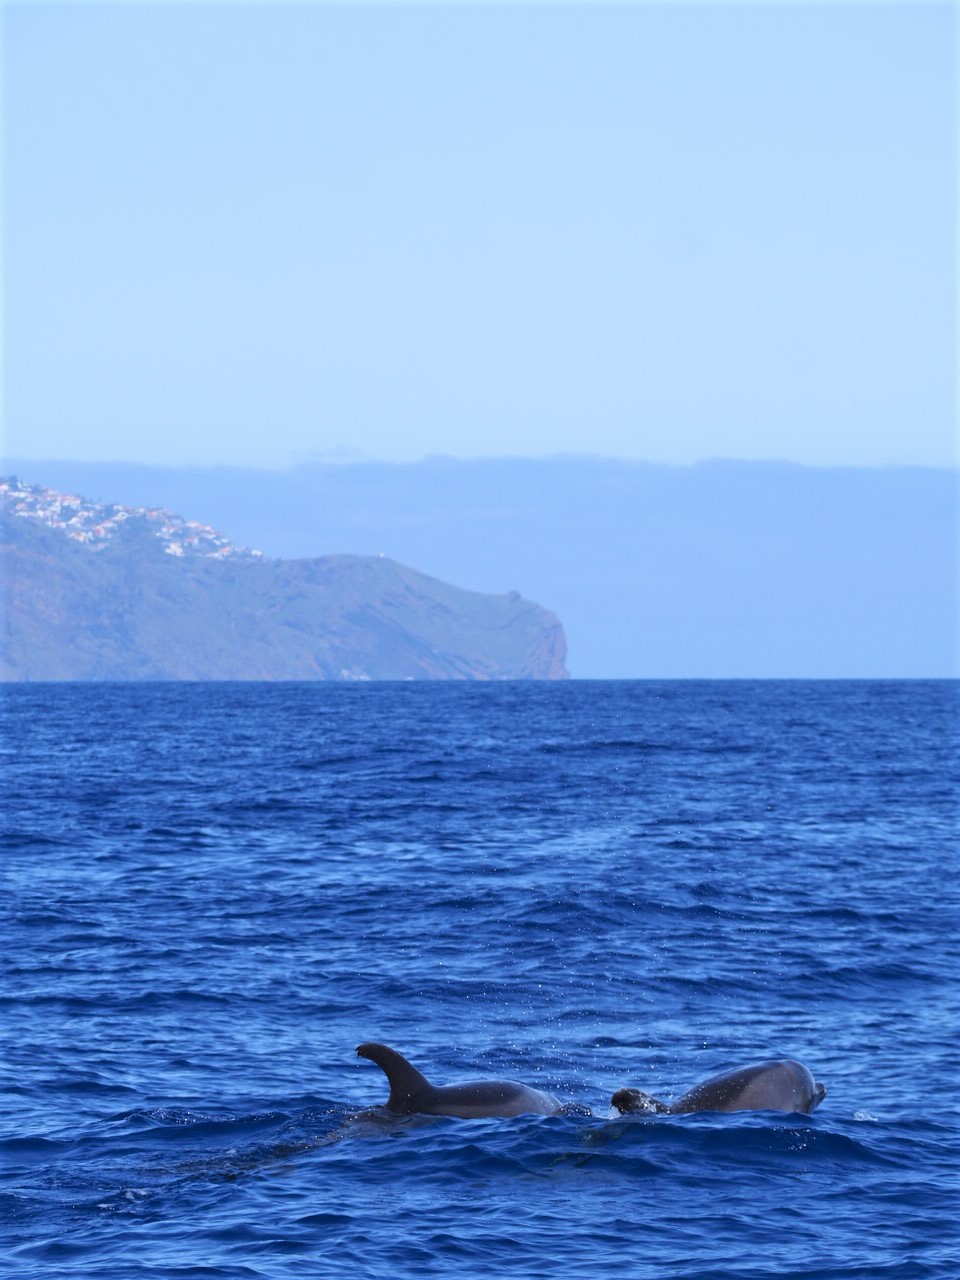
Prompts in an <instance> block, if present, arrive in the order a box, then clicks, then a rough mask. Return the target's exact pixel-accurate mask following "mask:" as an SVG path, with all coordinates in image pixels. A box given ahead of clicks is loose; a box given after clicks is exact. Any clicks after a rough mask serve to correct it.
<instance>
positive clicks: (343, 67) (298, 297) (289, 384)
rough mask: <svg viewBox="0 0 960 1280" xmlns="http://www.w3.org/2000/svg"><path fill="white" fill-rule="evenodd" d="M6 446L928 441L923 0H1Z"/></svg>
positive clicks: (941, 270) (941, 175)
mask: <svg viewBox="0 0 960 1280" xmlns="http://www.w3.org/2000/svg"><path fill="white" fill-rule="evenodd" d="M3 62H4V68H3V69H4V88H3V143H4V174H3V177H4V184H3V208H2V213H3V322H4V346H5V356H4V365H3V410H4V451H5V452H6V453H7V454H8V455H11V456H19V457H29V458H36V459H43V458H56V457H61V458H75V459H90V460H110V459H125V460H131V461H142V462H154V463H170V464H183V463H232V464H238V465H254V466H275V467H282V466H286V465H289V464H291V463H295V462H297V461H300V460H303V459H306V458H310V457H319V458H329V457H340V458H344V459H347V458H352V457H364V458H379V459H413V458H418V457H421V456H424V455H429V454H436V453H443V454H450V455H453V456H458V457H477V456H490V455H503V454H522V455H530V456H539V455H547V454H553V453H557V452H574V453H578V452H587V453H599V454H609V455H614V456H624V457H630V458H643V459H649V460H651V461H670V462H688V461H694V460H697V459H702V458H710V457H718V456H720V457H730V458H778V459H788V460H793V461H798V462H808V463H824V464H830V463H852V464H871V465H872V464H884V463H919V464H930V465H950V464H952V463H955V462H956V450H957V441H956V431H957V421H956V403H957V368H956V345H957V264H956V233H957V225H956V213H957V178H956V142H957V136H956V135H957V120H956V114H957V100H956V91H957V74H956V11H955V9H954V8H953V6H951V5H948V4H938V5H924V4H908V5H902V6H901V5H887V4H873V5H870V4H849V5H836V6H835V5H829V4H804V5H797V6H794V5H787V4H775V3H770V4H747V5H739V6H737V5H725V4H699V5H693V4H670V5H657V4H637V5H627V4H614V5H600V4H589V5H587V4H584V5H576V4H566V5H552V4H546V3H542V4H531V5H526V6H515V5H508V4H477V5H471V6H468V5H461V4H422V5H415V6H406V5H400V4H389V5H365V4H350V5H343V4H340V5H320V4H288V5H277V4H272V5H266V4H238V5H229V4H205V5H196V6H194V5H189V4H160V5H145V4H135V3H128V4H103V5H95V6H89V7H88V6H86V5H83V4H70V5H67V4H56V5H45V4H23V3H15V2H14V3H9V2H8V3H7V4H6V5H5V6H4V9H3Z"/></svg>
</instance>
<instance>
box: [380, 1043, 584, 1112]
mask: <svg viewBox="0 0 960 1280" xmlns="http://www.w3.org/2000/svg"><path fill="white" fill-rule="evenodd" d="M357 1055H358V1056H359V1057H361V1058H369V1059H370V1061H371V1062H375V1063H376V1064H377V1066H378V1067H379V1068H380V1069H381V1071H383V1073H384V1075H385V1076H386V1077H387V1080H388V1081H389V1084H390V1097H389V1098H388V1099H387V1110H388V1111H392V1112H393V1114H394V1115H398V1116H408V1115H414V1114H417V1115H425V1116H458V1117H459V1118H460V1119H461V1120H476V1119H478V1118H479V1117H481V1116H524V1115H531V1114H532V1115H541V1116H555V1115H557V1114H559V1112H560V1111H561V1110H562V1109H563V1108H562V1104H561V1103H560V1100H559V1099H558V1098H555V1097H554V1096H553V1095H552V1094H550V1093H541V1091H540V1090H539V1089H531V1088H529V1087H528V1086H527V1085H525V1084H517V1083H516V1081H515V1080H474V1081H471V1082H470V1083H469V1084H445V1085H434V1084H431V1083H430V1081H429V1080H427V1079H426V1078H425V1077H424V1076H422V1075H421V1074H420V1072H419V1071H418V1070H417V1069H416V1067H413V1066H411V1065H410V1063H409V1062H408V1061H407V1060H406V1058H404V1057H403V1055H402V1054H399V1053H397V1051H396V1050H395V1049H388V1048H387V1046H386V1045H385V1044H362V1045H360V1046H359V1047H358V1049H357Z"/></svg>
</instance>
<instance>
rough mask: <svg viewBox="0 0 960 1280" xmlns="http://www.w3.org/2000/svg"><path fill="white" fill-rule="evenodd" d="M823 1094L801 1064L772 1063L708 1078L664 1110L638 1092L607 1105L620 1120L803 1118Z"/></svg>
mask: <svg viewBox="0 0 960 1280" xmlns="http://www.w3.org/2000/svg"><path fill="white" fill-rule="evenodd" d="M826 1094H827V1091H826V1089H825V1088H824V1086H823V1085H822V1084H820V1083H819V1082H818V1081H815V1080H814V1078H813V1076H812V1075H811V1074H810V1072H809V1070H808V1069H807V1068H806V1067H805V1066H804V1065H803V1063H802V1062H795V1061H794V1059H793V1058H775V1059H771V1060H770V1061H769V1062H755V1063H753V1065H752V1066H749V1067H737V1068H736V1070H734V1071H724V1072H721V1074H720V1075H718V1076H711V1077H710V1079H709V1080H704V1081H703V1083H702V1084H698V1085H695V1086H694V1087H693V1088H692V1089H689V1090H688V1091H687V1092H686V1093H685V1094H684V1095H683V1097H682V1098H680V1099H678V1101H676V1102H673V1103H670V1104H667V1103H666V1102H661V1101H660V1099H659V1098H651V1097H650V1095H649V1094H648V1093H641V1092H640V1090H639V1089H619V1090H618V1091H617V1092H616V1093H615V1094H614V1095H613V1097H612V1098H611V1099H610V1101H611V1103H612V1104H613V1105H614V1106H615V1107H616V1108H617V1110H618V1111H619V1112H621V1113H622V1114H624V1115H625V1114H626V1113H627V1112H631V1111H636V1112H640V1113H641V1114H642V1115H672V1116H677V1115H684V1114H685V1113H689V1112H691V1111H799V1112H802V1113H803V1114H804V1115H809V1114H810V1112H811V1111H814V1110H815V1109H816V1108H817V1107H818V1106H819V1105H820V1103H821V1102H822V1101H823V1099H824V1098H825V1097H826Z"/></svg>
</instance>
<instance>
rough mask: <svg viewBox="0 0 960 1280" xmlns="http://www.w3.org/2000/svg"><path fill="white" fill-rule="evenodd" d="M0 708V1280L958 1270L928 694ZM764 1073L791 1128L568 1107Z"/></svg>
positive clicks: (314, 699) (952, 951) (947, 816)
mask: <svg viewBox="0 0 960 1280" xmlns="http://www.w3.org/2000/svg"><path fill="white" fill-rule="evenodd" d="M0 696H2V698H3V710H4V735H3V741H2V754H3V795H4V815H5V822H4V830H3V837H2V839H3V854H4V857H3V864H4V880H5V894H4V916H5V920H4V926H3V927H4V935H5V940H6V946H5V951H6V963H5V966H4V970H3V977H2V989H0V1009H2V1019H3V1027H4V1030H5V1032H6V1037H5V1038H6V1046H7V1047H6V1050H5V1053H4V1074H5V1085H6V1092H5V1098H6V1101H5V1105H4V1113H5V1115H4V1125H3V1133H2V1140H0V1150H2V1166H3V1179H4V1181H3V1187H2V1192H0V1212H2V1219H3V1221H4V1224H5V1232H4V1234H5V1244H4V1254H5V1263H6V1266H7V1268H8V1270H9V1274H10V1275H15V1276H17V1277H18V1280H41V1278H42V1280H75V1278H76V1277H78V1276H81V1275H82V1276H84V1277H88V1276H89V1277H98V1278H102V1280H132V1278H133V1277H139V1276H145V1275H149V1276H150V1277H151V1280H167V1278H171V1280H172V1278H173V1277H177V1278H178V1280H183V1278H187V1280H189V1278H190V1277H206V1276H209V1277H230V1278H233V1277H237V1278H238V1280H240V1278H244V1277H249V1280H267V1278H270V1280H288V1278H291V1280H292V1278H293V1277H311V1278H321V1280H323V1278H325V1277H333V1276H340V1275H342V1274H344V1273H345V1272H349V1273H351V1274H353V1275H355V1276H360V1277H373V1278H377V1280H379V1278H380V1277H384V1278H387V1277H390V1280H395V1278H396V1277H403V1276H412V1275H449V1274H457V1275H459V1276H518V1277H560V1276H562V1277H598V1276H599V1277H603V1276H607V1275H613V1274H621V1273H622V1274H625V1275H627V1276H631V1277H642V1278H643V1280H647V1278H649V1280H752V1278H754V1277H756V1278H757V1280H761V1278H763V1277H787V1278H790V1277H792V1278H795V1280H801V1278H802V1280H861V1278H862V1280H926V1278H929V1280H956V1278H957V1277H958V1276H960V1239H958V1229H957V1226H956V1223H957V1220H958V1212H957V1211H958V1197H957V1177H956V1154H957V1150H958V1145H960V1144H958V1137H960V1109H958V1105H957V1066H956V1063H957V1052H956V1031H957V1026H958V1021H960V1020H958V1012H960V1010H958V1004H960V1000H958V988H957V973H958V971H960V963H958V962H960V943H958V937H960V929H958V914H960V913H958V911H957V905H958V903H957V899H958V895H957V890H956V883H957V864H956V837H957V728H958V714H960V702H958V686H957V684H956V683H955V682H948V681H942V682H920V681H918V682H907V681H904V682H803V681H796V682H757V683H753V682H748V681H742V682H741V681H737V682H697V681H684V682H603V683H593V682H569V683H561V684H503V685H473V684H379V685H378V684H370V685H363V684H356V685H323V684H309V685H307V684H285V685H259V684H249V685H244V684H222V685H176V684H168V685H160V684H141V685H121V684H118V685H25V686H15V687H14V686H7V687H4V688H3V689H2V691H0ZM371 1039H372V1040H381V1041H384V1042H386V1043H388V1044H391V1045H394V1046H395V1047H396V1048H398V1049H400V1050H401V1051H402V1052H403V1053H404V1054H406V1055H407V1056H408V1057H410V1058H411V1059H412V1060H413V1061H414V1062H415V1063H416V1064H417V1065H418V1066H419V1067H420V1068H421V1069H422V1070H423V1072H424V1073H425V1074H426V1075H427V1076H428V1077H430V1078H431V1079H434V1080H435V1081H437V1082H438V1083H442V1082H453V1081H456V1080H458V1079H464V1078H470V1077H480V1076H505V1077H508V1078H513V1079H521V1080H524V1081H527V1082H528V1083H531V1084H534V1085H537V1086H539V1087H541V1088H546V1089H549V1090H551V1091H553V1092H555V1093H557V1094H559V1095H561V1096H562V1097H563V1098H564V1099H565V1100H568V1101H570V1102H576V1103H579V1104H582V1106H584V1107H589V1108H590V1109H591V1110H592V1112H593V1114H592V1115H590V1116H587V1115H562V1116H556V1117H538V1116H529V1117H521V1118H520V1119H516V1120H498V1119H485V1120H472V1121H463V1120H453V1119H443V1118H440V1119H437V1118H425V1117H406V1118H400V1119H398V1118H390V1117H387V1116H386V1115H384V1114H383V1113H382V1112H380V1111H378V1110H377V1108H378V1106H379V1104H381V1103H382V1102H383V1101H384V1100H385V1097H386V1092H387V1090H386V1083H385V1080H384V1077H383V1075H382V1074H381V1073H380V1071H379V1070H378V1069H377V1068H375V1067H374V1066H372V1064H370V1063H367V1062H360V1061H358V1059H357V1058H356V1057H355V1055H354V1048H355V1046H356V1045H357V1044H359V1043H360V1042H361V1041H364V1040H371ZM773 1056H793V1057H797V1058H800V1059H802V1060H803V1061H804V1062H806V1063H807V1064H808V1065H809V1066H810V1067H811V1068H812V1069H813V1071H814V1073H815V1075H816V1076H817V1078H818V1079H820V1080H823V1081H824V1082H825V1083H826V1085H827V1088H828V1095H827V1098H826V1100H825V1101H824V1103H823V1105H822V1106H821V1107H820V1109H819V1110H818V1111H817V1112H816V1113H815V1114H814V1115H812V1116H801V1115H779V1114H774V1113H752V1114H750V1113H741V1114H735V1115H726V1116H724V1115H710V1114H701V1115H689V1116H666V1117H662V1116H661V1117H626V1118H621V1117H619V1116H618V1115H617V1114H616V1113H615V1112H614V1111H613V1110H611V1108H610V1105H609V1099H610V1095H611V1093H613V1091H614V1090H616V1089H618V1088H620V1087H622V1086H624V1085H636V1086H638V1087H641V1088H645V1089H647V1090H649V1091H651V1092H654V1093H657V1094H658V1095H661V1096H667V1097H669V1096H672V1095H676V1094H678V1093H680V1092H682V1091H683V1090H684V1089H685V1088H686V1087H688V1086H689V1085H691V1084H693V1083H695V1082H696V1081H697V1080H698V1079H702V1078H703V1077H704V1076H706V1075H709V1074H711V1073H713V1072H715V1071H719V1070H723V1069H725V1068H727V1067H730V1066H735V1065H738V1064H741V1063H745V1062H749V1061H752V1060H757V1059H759V1058H764V1057H773Z"/></svg>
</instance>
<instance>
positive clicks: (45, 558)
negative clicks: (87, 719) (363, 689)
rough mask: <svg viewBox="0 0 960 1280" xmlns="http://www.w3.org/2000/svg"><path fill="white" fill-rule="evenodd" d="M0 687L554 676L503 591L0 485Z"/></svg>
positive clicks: (551, 640)
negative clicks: (244, 542) (303, 554)
mask: <svg viewBox="0 0 960 1280" xmlns="http://www.w3.org/2000/svg"><path fill="white" fill-rule="evenodd" d="M0 554H2V565H3V573H2V587H3V597H4V601H3V602H4V609H3V633H2V635H3V645H2V655H0V678H2V679H4V680H8V681H9V680H418V679H440V680H449V679H455V680H505V679H562V678H564V677H565V676H566V675H567V671H566V666H565V654H566V641H565V638H564V634H563V628H562V627H561V625H560V623H559V622H558V620H557V618H556V617H555V616H554V615H553V614H552V613H550V612H549V611H548V610H546V609H543V608H541V607H540V606H539V605H536V604H533V603H531V602H530V601H528V600H524V599H523V598H522V597H521V596H520V595H519V594H518V593H517V592H509V593H507V594H503V595H487V594H482V593H478V592H471V591H464V590H461V589H460V588H458V587H454V586H450V585H448V584H446V583H444V582H440V581H438V580H437V579H435V578H430V577H428V576H427V575H425V574H421V573H417V572H416V571H415V570H413V569H408V568H406V567H404V566H403V565H400V564H397V563H396V562H395V561H393V560H389V559H387V558H386V557H384V556H350V555H339V556H325V557H320V558H317V559H304V560H270V559H267V558H266V557H264V556H262V555H261V554H260V553H259V552H257V551H252V550H250V549H248V548H243V547H238V546H235V545H234V544H233V543H231V542H230V541H229V540H228V539H227V538H226V537H225V536H224V535H222V534H219V533H217V532H216V531H215V530H214V529H213V528H212V527H210V526H208V525H204V524H202V523H200V522H198V521H191V520H185V519H183V518H182V517H180V516H176V515H174V514H173V513H171V512H169V511H167V510H165V509H162V508H153V507H150V508H148V507H144V508H135V507H123V506H121V505H120V504H116V503H114V504H104V503H95V502H89V501H87V500H86V499H83V498H80V497H77V496H76V495H74V494H64V493H60V492H58V491H56V490H53V489H50V488H49V487H46V486H42V485H24V484H21V483H20V482H19V481H18V480H17V479H16V478H15V477H8V478H7V479H5V480H3V481H2V482H0Z"/></svg>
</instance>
